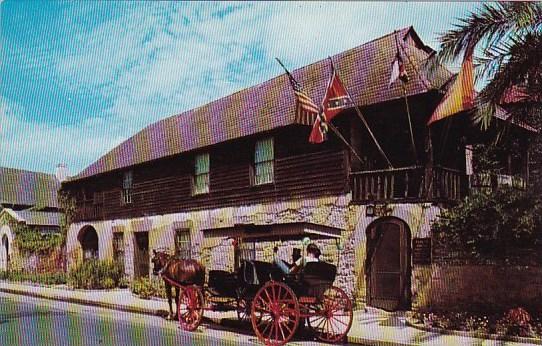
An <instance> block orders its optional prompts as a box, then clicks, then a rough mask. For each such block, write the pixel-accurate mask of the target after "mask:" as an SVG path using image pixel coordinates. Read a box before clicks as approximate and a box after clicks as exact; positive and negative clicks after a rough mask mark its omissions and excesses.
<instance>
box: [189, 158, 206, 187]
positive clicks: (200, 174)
mask: <svg viewBox="0 0 542 346" xmlns="http://www.w3.org/2000/svg"><path fill="white" fill-rule="evenodd" d="M194 166H195V167H194V180H193V184H192V194H194V195H198V194H202V193H209V153H204V154H199V155H196V158H195V160H194Z"/></svg>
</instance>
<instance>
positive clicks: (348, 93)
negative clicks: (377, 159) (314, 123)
mask: <svg viewBox="0 0 542 346" xmlns="http://www.w3.org/2000/svg"><path fill="white" fill-rule="evenodd" d="M329 60H330V61H331V66H333V60H332V59H331V57H329ZM333 69H334V70H335V72H336V73H337V75H338V74H339V73H338V72H337V70H336V69H335V67H333ZM343 86H344V91H346V94H347V95H348V98H349V99H350V102H352V103H353V104H354V109H355V110H356V114H357V115H358V117H359V118H360V119H361V121H362V122H363V124H364V125H365V127H366V128H367V131H368V132H369V135H370V136H371V138H372V139H373V141H374V143H375V144H376V147H377V148H378V151H379V152H380V154H381V155H382V156H384V159H385V160H386V162H387V163H388V166H389V168H393V165H392V164H391V162H390V160H389V159H388V156H387V155H386V153H385V152H384V150H382V147H381V146H380V144H379V143H378V141H377V140H376V137H375V135H374V134H373V131H371V128H370V127H369V124H367V121H366V120H365V117H364V116H363V114H361V111H360V110H359V107H358V106H357V105H356V104H355V103H354V99H353V98H352V95H350V92H349V91H348V89H347V88H346V86H345V85H344V83H343Z"/></svg>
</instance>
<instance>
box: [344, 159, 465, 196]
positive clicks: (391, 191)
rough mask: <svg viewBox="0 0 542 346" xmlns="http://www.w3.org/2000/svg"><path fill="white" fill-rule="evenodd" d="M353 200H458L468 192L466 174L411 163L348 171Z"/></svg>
mask: <svg viewBox="0 0 542 346" xmlns="http://www.w3.org/2000/svg"><path fill="white" fill-rule="evenodd" d="M350 179H351V180H350V181H351V187H352V201H353V202H354V203H360V204H365V203H374V202H387V203H417V202H453V201H459V200H460V199H461V197H463V196H465V194H466V192H467V179H466V175H465V174H464V173H462V172H460V171H457V170H454V169H450V168H444V167H434V168H433V169H431V170H429V171H427V170H426V168H424V167H422V166H412V167H403V168H394V169H384V170H375V171H362V172H352V173H351V174H350Z"/></svg>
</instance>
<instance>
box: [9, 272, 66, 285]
mask: <svg viewBox="0 0 542 346" xmlns="http://www.w3.org/2000/svg"><path fill="white" fill-rule="evenodd" d="M0 280H8V281H18V282H34V283H38V284H43V285H61V284H65V283H66V282H67V276H66V273H63V272H55V273H32V272H23V271H1V272H0Z"/></svg>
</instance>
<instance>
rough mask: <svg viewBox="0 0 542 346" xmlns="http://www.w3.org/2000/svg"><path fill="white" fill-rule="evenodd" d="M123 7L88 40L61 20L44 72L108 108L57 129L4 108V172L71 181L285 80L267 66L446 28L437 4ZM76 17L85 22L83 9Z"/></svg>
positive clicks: (291, 64)
mask: <svg viewBox="0 0 542 346" xmlns="http://www.w3.org/2000/svg"><path fill="white" fill-rule="evenodd" d="M120 4H123V5H122V6H124V7H123V9H122V11H120V12H119V13H118V14H115V15H113V16H112V18H111V19H109V20H106V21H103V22H101V23H100V24H98V25H97V26H96V27H94V28H93V29H92V30H91V31H85V30H81V29H80V28H79V26H78V24H77V23H78V22H77V20H76V19H73V18H74V15H73V13H65V14H64V17H65V18H67V19H66V25H71V26H73V27H74V30H73V36H71V37H69V38H67V40H69V42H67V43H66V46H67V47H68V48H67V50H66V51H65V52H64V51H63V52H62V53H58V52H57V53H56V54H57V55H56V57H55V59H54V63H53V64H51V66H54V68H51V71H54V73H55V81H56V83H58V84H60V85H61V86H62V87H63V88H65V89H67V90H69V91H70V92H72V93H74V94H90V95H95V97H98V98H102V99H105V100H107V104H108V108H106V109H100V110H92V109H89V110H87V113H88V117H86V118H85V120H84V121H82V122H80V123H77V124H72V125H63V126H55V125H52V124H38V123H34V122H31V121H23V120H21V119H24V118H23V117H22V114H24V109H21V108H20V107H18V106H16V105H14V104H13V103H9V102H8V104H7V105H2V108H1V109H2V112H1V114H0V115H1V118H0V121H1V123H0V125H1V127H0V134H1V135H2V138H1V139H0V142H1V144H2V149H3V151H4V148H6V150H7V152H9V153H10V154H9V155H10V156H11V157H8V158H7V159H3V160H8V161H7V163H11V164H16V165H18V166H20V167H26V168H33V167H37V168H39V167H49V166H51V167H52V166H54V164H55V163H57V162H60V161H67V162H68V163H69V164H70V166H72V167H73V170H74V172H73V173H75V172H78V171H80V170H81V169H83V168H84V167H85V166H87V165H88V164H90V163H92V162H93V161H95V160H97V159H98V158H99V156H100V155H102V154H104V153H105V152H107V151H109V150H111V149H112V148H113V147H114V146H115V145H117V144H119V143H120V142H121V141H122V140H124V139H126V138H128V137H129V136H131V135H133V134H134V133H135V132H137V131H139V130H140V129H142V128H143V127H144V126H146V125H148V124H149V123H152V122H154V121H157V120H159V119H161V118H164V117H167V116H170V115H173V114H178V113H180V112H182V111H184V110H188V109H191V108H194V107H197V106H199V105H201V104H203V103H206V102H209V101H211V100H213V99H216V98H219V97H222V96H225V95H228V94H231V93H233V92H235V91H237V90H239V89H242V88H245V87H248V86H251V85H254V84H256V83H258V82H262V81H264V80H267V79H268V78H270V77H272V76H273V75H276V74H278V73H282V70H281V68H280V67H279V66H278V65H277V64H276V62H275V61H274V57H280V58H281V59H282V60H283V61H284V62H285V63H286V64H287V65H288V66H289V67H291V68H295V67H300V66H302V65H304V64H307V63H311V62H314V61H316V60H319V59H322V58H325V57H326V56H328V55H332V54H336V53H339V52H341V51H343V50H345V49H348V48H352V47H355V46H357V45H360V44H362V43H364V42H366V41H368V40H371V39H374V38H377V37H378V36H381V35H383V34H386V33H389V32H391V31H393V30H394V29H397V28H401V27H405V26H407V25H411V24H416V23H420V28H421V30H418V32H419V33H420V34H421V35H422V38H423V39H428V40H430V41H431V40H434V37H435V33H434V32H435V31H437V30H439V28H440V27H442V28H444V27H446V25H447V24H446V23H447V22H446V21H445V20H440V22H439V23H440V24H438V26H435V25H434V23H435V21H438V20H437V19H436V18H438V16H442V15H441V14H436V13H435V11H436V9H438V6H437V5H434V4H433V5H431V6H429V5H425V4H424V5H423V6H421V5H420V6H418V4H417V5H416V7H415V8H416V12H411V13H408V12H407V13H405V8H407V7H408V6H410V7H408V8H411V9H413V8H414V6H411V5H412V4H410V5H409V4H407V3H401V4H399V3H392V4H389V3H346V2H333V3H323V2H309V3H301V2H296V3H218V4H216V3H205V4H202V3H169V2H166V3H145V2H143V3H135V4H132V3H120ZM124 4H126V5H124ZM447 6H448V5H447ZM460 6H464V5H462V4H461V5H453V6H452V7H457V8H459V7H460ZM418 9H419V10H418ZM82 11H83V12H82V13H86V15H87V16H90V15H92V13H91V12H89V8H88V6H87V7H86V8H84V9H83V10H82ZM79 15H81V13H80V14H79ZM446 20H447V21H451V19H450V18H447V19H446ZM441 22H442V23H441ZM428 23H429V24H428ZM431 23H433V24H431ZM430 25H434V27H431V26H430ZM58 54H61V55H58ZM4 101H7V100H4ZM3 103H4V102H3ZM29 138H31V140H29Z"/></svg>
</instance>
